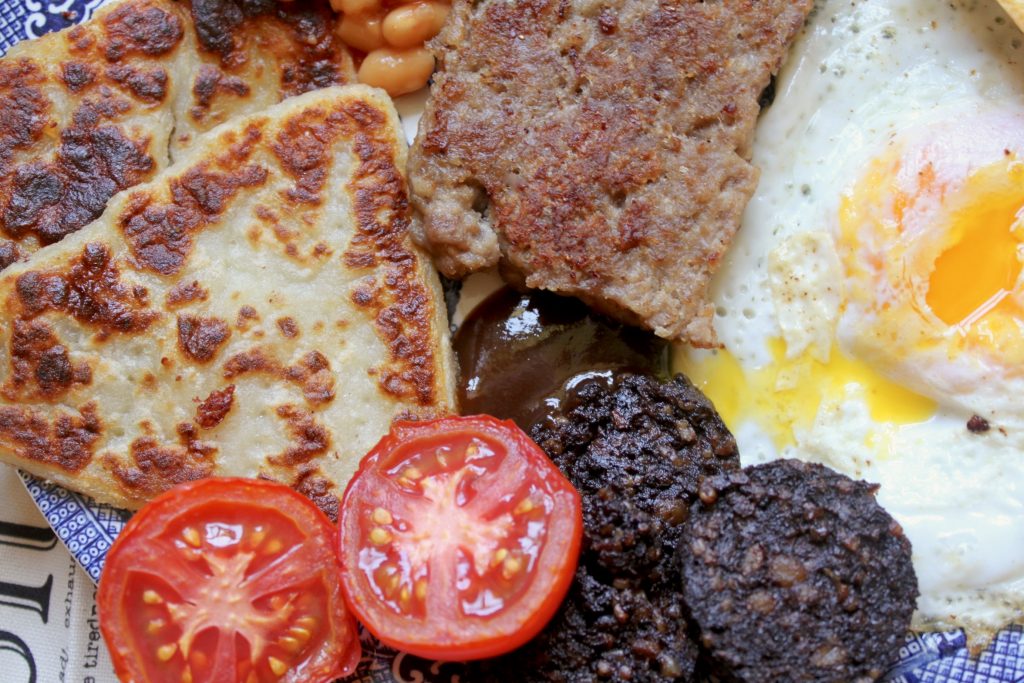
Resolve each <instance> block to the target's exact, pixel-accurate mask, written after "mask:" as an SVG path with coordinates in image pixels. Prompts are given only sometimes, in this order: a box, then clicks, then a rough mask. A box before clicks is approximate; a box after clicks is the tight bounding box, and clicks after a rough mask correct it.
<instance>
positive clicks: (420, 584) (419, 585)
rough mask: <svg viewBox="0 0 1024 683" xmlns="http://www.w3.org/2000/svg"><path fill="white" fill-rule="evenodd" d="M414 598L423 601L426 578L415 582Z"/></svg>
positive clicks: (425, 595)
mask: <svg viewBox="0 0 1024 683" xmlns="http://www.w3.org/2000/svg"><path fill="white" fill-rule="evenodd" d="M416 599H417V600H419V601H420V602H423V601H424V600H426V599H427V580H426V579H420V580H419V581H417V582H416Z"/></svg>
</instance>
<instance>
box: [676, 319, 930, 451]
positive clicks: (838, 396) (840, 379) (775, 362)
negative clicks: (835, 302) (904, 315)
mask: <svg viewBox="0 0 1024 683" xmlns="http://www.w3.org/2000/svg"><path fill="white" fill-rule="evenodd" d="M768 345H769V350H770V351H771V356H772V361H771V362H770V363H768V364H766V365H764V366H762V367H759V368H756V369H752V370H744V368H743V367H742V366H741V365H740V363H739V362H738V361H737V360H736V358H735V357H734V356H733V355H732V354H731V353H729V352H728V351H726V350H724V349H723V350H719V351H717V352H715V353H714V354H712V355H709V356H705V357H703V358H701V359H700V360H699V361H698V360H695V359H694V358H693V356H691V355H688V354H686V353H678V354H676V356H677V358H678V361H677V365H678V369H679V370H680V371H682V372H683V373H684V374H685V375H687V376H688V377H689V378H690V380H691V381H692V382H693V383H694V384H695V385H696V386H697V387H698V388H699V389H700V390H701V391H703V392H704V394H705V395H706V396H707V397H708V398H709V399H711V402H712V403H713V404H714V405H715V408H716V409H717V410H718V413H719V414H720V415H721V417H722V419H723V420H724V421H725V424H726V426H728V427H729V428H730V429H731V430H733V431H735V430H737V429H738V428H739V426H740V425H741V424H743V423H744V422H747V421H753V422H754V423H756V424H757V425H759V426H760V427H761V428H762V429H763V430H764V431H765V432H766V433H767V434H768V435H769V436H770V437H771V439H772V442H773V444H774V445H775V448H776V449H777V450H782V449H783V448H784V447H786V446H789V445H793V444H795V443H796V438H797V434H798V432H799V431H801V430H806V429H808V428H809V427H810V426H811V425H812V424H813V423H814V419H815V417H816V416H817V415H818V411H819V409H820V408H821V405H822V403H823V402H825V401H826V400H833V401H842V400H843V399H844V398H845V397H846V392H847V389H848V388H852V387H859V388H860V395H861V396H862V397H863V399H864V400H865V401H866V403H867V407H868V410H869V413H870V415H871V418H872V420H874V421H875V422H876V423H885V424H889V425H904V424H911V423H915V422H923V421H925V420H928V419H929V418H931V417H932V416H933V415H934V414H935V409H936V404H935V402H934V401H932V400H931V399H929V398H925V397H924V396H920V395H919V394H916V393H914V392H912V391H910V390H909V389H906V388H904V387H902V386H900V385H899V384H896V383H895V382H893V381H891V380H889V379H886V378H885V377H883V376H882V375H880V374H879V373H878V372H877V371H876V370H874V369H873V368H872V367H871V366H870V365H868V364H867V363H865V362H864V361H860V360H857V359H855V358H850V357H849V356H846V355H845V354H844V353H843V352H842V351H840V349H839V348H838V346H834V347H833V348H832V352H831V354H830V356H829V360H828V361H827V362H822V361H820V360H817V359H816V358H814V357H813V356H812V355H811V354H810V353H809V352H805V353H803V354H800V355H798V356H797V357H796V358H786V344H785V342H784V341H783V340H781V339H771V340H769V343H768ZM870 437H871V435H867V434H866V435H865V439H869V438H870Z"/></svg>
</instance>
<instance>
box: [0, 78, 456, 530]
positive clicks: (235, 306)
mask: <svg viewBox="0 0 1024 683" xmlns="http://www.w3.org/2000/svg"><path fill="white" fill-rule="evenodd" d="M405 163H406V144H405V141H404V138H403V137H402V134H401V128H400V125H399V121H398V118H397V115H396V114H395V111H394V109H393V107H392V105H391V103H390V101H389V100H388V99H387V97H386V96H385V95H384V94H383V93H382V92H381V91H378V90H374V89H370V88H367V87H365V86H348V87H346V88H329V89H325V90H320V91H316V92H313V93H308V94H305V95H301V96H299V97H295V98H291V99H289V100H286V101H285V102H283V103H282V104H279V105H275V106H274V107H271V108H270V109H268V110H267V111H266V113H264V114H259V115H253V116H249V117H244V118H240V119H237V120H235V121H233V122H231V123H228V124H225V125H223V126H221V127H218V128H216V129H215V130H213V131H211V132H210V133H208V134H206V135H205V136H202V137H201V138H199V139H198V140H197V141H196V143H195V144H194V145H193V147H192V149H191V150H190V151H189V152H188V153H187V154H186V155H185V156H184V157H183V158H182V159H181V160H180V161H179V162H178V163H176V164H175V165H174V166H172V167H171V168H169V169H168V170H166V171H165V172H163V173H161V174H160V175H159V176H157V177H156V178H155V179H154V180H153V181H152V182H150V183H147V184H144V185H139V186H137V187H135V188H133V189H131V190H127V191H125V192H122V193H120V194H118V195H116V196H115V197H114V198H113V199H112V200H111V201H110V204H109V206H108V208H107V210H106V212H105V213H104V214H103V216H102V217H101V218H100V219H99V220H97V221H96V222H94V223H92V224H90V225H88V226H86V227H85V228H83V229H82V230H80V231H79V232H77V233H75V234H74V235H71V236H70V237H68V238H66V239H65V240H63V241H61V242H59V243H58V244H55V245H52V246H50V247H47V248H45V249H42V250H40V251H38V252H36V254H34V255H33V256H32V258H31V259H30V260H29V261H28V262H25V263H19V264H17V265H15V266H12V267H11V268H8V269H7V270H6V271H5V272H4V273H2V274H0V307H2V308H0V460H4V461H7V462H10V463H12V464H14V465H17V466H18V467H21V468H23V469H25V470H28V471H29V472H32V473H33V474H35V475H37V476H41V477H45V478H48V479H51V480H53V481H55V482H57V483H59V484H61V485H63V486H66V487H68V488H71V489H74V490H76V491H80V492H82V493H86V494H88V495H91V496H93V497H94V498H96V499H98V500H100V501H103V502H108V503H112V504H115V505H119V506H123V507H129V508H135V507H138V506H139V505H141V504H142V503H143V502H145V501H146V500H147V499H148V498H151V497H153V496H155V495H157V494H159V493H160V492H162V491H164V490H166V489H167V488H169V487H171V486H173V485H174V484H176V483H178V482H182V481H185V480H189V479H195V478H198V477H205V476H213V475H220V476H227V475H231V476H247V477H269V478H271V479H275V480H279V481H283V482H285V483H287V484H289V485H291V486H293V487H295V488H296V489H298V490H299V491H301V492H303V493H305V494H306V495H308V496H309V497H311V498H312V499H313V500H314V501H315V502H317V503H318V504H319V505H320V506H321V507H322V508H323V509H325V510H326V511H327V512H328V513H333V512H335V511H336V508H337V496H338V495H340V493H341V492H342V491H343V490H344V486H345V483H346V482H347V481H348V479H349V477H350V476H351V474H352V472H353V471H354V469H355V466H356V464H357V463H358V460H359V458H360V457H362V456H363V455H364V454H365V452H366V451H367V450H369V448H370V447H371V446H372V445H373V444H374V443H375V442H376V441H377V440H378V439H379V438H380V437H381V436H382V435H383V434H384V433H385V432H386V431H387V429H388V428H389V426H390V424H391V422H392V420H393V419H395V418H396V417H425V416H433V415H438V414H444V413H447V412H450V411H451V410H452V409H453V375H452V365H451V359H450V356H449V354H450V350H449V345H448V339H447V324H446V319H445V314H444V305H443V299H442V296H441V293H440V290H439V285H438V281H437V276H436V274H435V273H434V271H433V268H432V266H431V265H430V262H429V261H428V260H427V259H426V258H425V257H424V256H423V255H422V254H421V253H420V252H419V251H418V250H417V249H416V248H415V247H414V246H413V244H412V242H411V240H410V237H409V227H410V212H409V207H408V198H407V194H406V183H405V175H404V170H403V169H404V168H405Z"/></svg>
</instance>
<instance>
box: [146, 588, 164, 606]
mask: <svg viewBox="0 0 1024 683" xmlns="http://www.w3.org/2000/svg"><path fill="white" fill-rule="evenodd" d="M163 601H164V599H163V598H162V597H160V594H159V593H157V592H156V591H155V590H147V591H146V592H144V593H143V594H142V602H144V603H146V604H147V605H159V604H160V603H162V602H163Z"/></svg>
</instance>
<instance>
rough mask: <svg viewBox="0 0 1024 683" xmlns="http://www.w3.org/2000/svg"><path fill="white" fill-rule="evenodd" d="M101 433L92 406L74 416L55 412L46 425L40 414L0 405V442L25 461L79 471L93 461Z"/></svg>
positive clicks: (100, 426)
mask: <svg viewBox="0 0 1024 683" xmlns="http://www.w3.org/2000/svg"><path fill="white" fill-rule="evenodd" d="M102 433H103V425H102V423H101V422H100V419H99V415H98V414H97V412H96V405H95V404H94V403H87V404H85V405H84V406H82V407H81V408H80V409H79V411H78V415H71V414H68V413H65V412H59V413H58V414H57V417H56V418H55V419H54V420H53V421H52V422H50V421H49V420H48V419H47V418H46V417H45V416H44V415H43V414H42V413H40V412H39V411H35V410H32V409H29V408H24V407H21V406H0V443H3V444H4V445H5V446H7V447H8V448H9V449H10V450H11V451H13V452H14V453H16V454H17V455H19V456H20V457H23V458H25V459H27V460H34V461H36V462H39V463H43V464H45V465H50V466H54V467H59V468H60V469H62V470H64V471H66V472H72V473H74V472H79V471H81V470H82V469H83V468H84V467H85V466H86V465H88V464H89V462H90V461H91V460H92V458H93V447H94V445H95V443H96V440H97V439H98V438H99V437H100V435H101V434H102Z"/></svg>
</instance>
